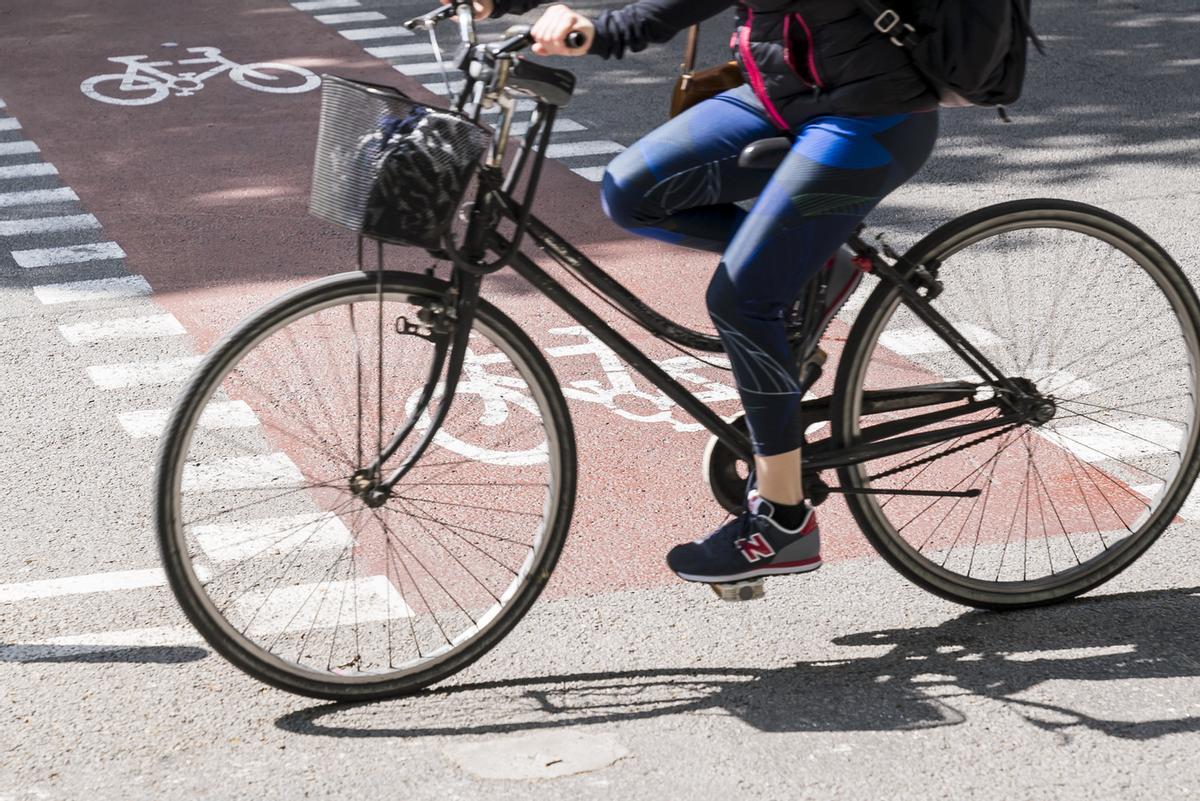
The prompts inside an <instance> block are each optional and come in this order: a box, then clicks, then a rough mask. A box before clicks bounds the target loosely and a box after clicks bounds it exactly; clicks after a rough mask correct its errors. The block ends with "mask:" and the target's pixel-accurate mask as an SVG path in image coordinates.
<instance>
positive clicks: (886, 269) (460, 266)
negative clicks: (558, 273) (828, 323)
mask: <svg viewBox="0 0 1200 801" xmlns="http://www.w3.org/2000/svg"><path fill="white" fill-rule="evenodd" d="M468 84H470V81H468ZM467 95H468V92H467V86H464V88H463V91H462V94H461V96H460V103H459V105H460V107H461V104H462V102H464V100H465V98H466V97H467ZM556 111H557V107H556V106H554V105H552V104H549V103H546V102H544V101H543V102H540V103H539V104H538V107H537V110H536V112H535V115H534V119H535V120H536V122H535V123H533V124H531V125H530V126H529V128H528V131H527V133H526V137H525V146H524V147H522V149H521V151H520V152H519V154H518V155H517V157H516V158H515V159H514V160H513V161H512V162H511V163H510V165H509V169H508V171H507V175H505V174H502V172H501V170H500V168H499V166H498V165H499V161H496V162H494V163H493V165H492V166H490V167H487V168H485V169H484V170H483V172H482V173H481V176H480V190H479V192H478V195H477V198H476V202H475V203H474V204H473V205H472V206H471V207H470V214H469V223H468V226H467V231H466V234H465V237H464V238H463V244H464V247H463V249H462V250H461V251H459V250H456V249H455V248H454V246H453V243H451V242H447V248H446V252H445V253H444V254H441V255H443V256H447V255H448V256H449V257H450V259H451V261H452V263H453V264H454V268H455V269H454V271H453V278H452V281H453V289H452V291H451V293H450V295H449V296H448V297H447V298H446V313H449V314H450V316H451V317H452V325H453V333H452V334H451V335H450V336H449V337H448V339H449V340H450V343H449V348H448V349H446V350H448V351H449V352H448V353H447V352H446V350H442V351H441V353H440V354H439V355H440V358H439V360H438V361H439V368H440V362H441V361H442V360H443V359H444V360H445V366H446V382H445V385H444V393H445V394H444V396H443V398H442V399H441V402H440V403H439V404H438V409H437V410H436V411H435V413H434V418H433V422H432V424H431V425H430V426H429V428H428V430H427V431H426V432H425V433H424V436H423V437H422V439H421V442H420V443H419V444H418V445H417V446H416V448H415V450H414V452H413V453H412V454H410V456H409V458H407V459H406V460H405V462H404V464H403V465H402V466H401V467H400V468H399V469H397V470H395V471H394V472H393V473H392V474H391V475H390V476H389V478H388V479H387V480H386V481H385V482H383V484H381V488H382V489H385V490H386V489H387V488H389V487H390V486H391V485H393V484H395V483H396V481H398V480H399V478H400V477H402V476H403V474H404V473H406V472H407V471H408V469H409V468H411V466H412V464H413V463H414V462H415V461H416V459H417V458H419V456H420V453H421V452H422V451H424V449H425V448H427V447H428V445H429V444H430V442H431V441H432V439H433V435H434V433H435V431H436V430H437V428H438V427H439V426H440V423H441V421H442V420H443V419H445V415H446V413H447V412H448V410H449V407H450V404H451V402H452V399H453V394H454V387H455V386H456V384H457V381H458V372H459V371H460V370H461V366H462V360H463V354H464V352H465V349H466V338H467V337H466V332H467V331H469V330H470V327H471V322H472V320H473V319H474V315H475V304H476V302H477V300H478V298H479V289H480V285H481V283H482V278H483V275H485V274H487V273H490V272H494V271H495V270H498V269H500V268H502V267H505V266H511V267H512V268H513V270H515V271H516V273H517V274H518V275H520V276H521V277H522V278H524V279H525V280H526V281H528V282H529V283H530V284H531V285H532V286H533V287H534V288H535V289H537V290H538V291H539V292H541V293H542V294H543V295H545V296H546V297H547V298H549V299H550V300H551V301H552V302H553V303H555V304H556V305H557V306H559V307H560V308H561V309H562V310H563V311H565V312H566V313H567V314H568V315H569V316H570V317H572V318H573V319H575V320H576V321H577V322H579V323H580V324H582V325H583V326H584V327H585V328H586V329H587V330H588V331H590V332H591V333H592V334H593V335H594V336H595V337H596V338H597V339H599V340H600V341H601V342H602V343H604V344H605V345H606V346H607V347H608V348H610V349H611V350H612V351H613V352H614V353H615V354H616V355H617V356H618V357H619V358H620V359H622V360H623V361H624V362H625V363H626V364H628V365H629V366H630V367H632V368H633V369H634V370H636V371H637V372H638V373H640V374H641V375H642V376H644V377H645V378H646V379H647V380H649V381H650V382H651V383H652V384H654V386H656V387H657V388H658V389H659V390H660V391H662V392H663V393H664V394H665V395H666V396H667V397H668V398H670V399H671V400H672V401H674V402H675V403H676V404H678V405H679V406H680V407H681V408H682V409H683V410H684V411H685V412H687V413H688V414H690V415H691V416H692V417H693V418H695V419H696V421H697V422H699V423H700V424H701V425H703V426H704V427H705V428H706V429H708V430H709V431H710V432H711V433H712V434H713V435H714V436H716V437H717V438H718V439H719V440H720V441H721V442H722V443H723V444H724V445H725V446H726V447H727V448H728V449H729V450H730V451H731V452H732V453H734V454H735V455H736V456H737V457H738V458H740V459H744V460H746V461H750V460H751V459H752V458H753V453H752V449H751V446H750V441H749V437H748V436H747V435H746V433H745V432H744V431H743V430H741V429H739V428H737V427H736V426H734V425H731V424H730V423H727V422H725V421H724V420H723V419H722V418H721V417H720V416H719V415H717V414H716V412H714V411H713V410H712V409H710V408H708V407H707V406H705V405H704V404H703V403H702V402H701V401H699V400H698V399H697V398H696V396H695V395H693V394H692V393H691V392H690V391H688V390H687V389H686V388H685V387H683V386H682V385H681V384H680V383H679V382H678V381H676V380H675V379H674V378H672V377H671V376H670V375H669V374H668V373H667V372H666V371H665V370H663V369H662V368H661V367H660V366H659V365H658V364H656V363H655V362H654V361H652V360H651V359H650V357H648V356H647V355H646V354H645V353H643V352H642V351H641V350H640V349H639V348H638V347H637V346H635V345H634V344H633V343H632V342H630V341H629V340H628V339H627V338H626V337H624V336H623V335H621V334H620V333H619V332H618V331H616V330H615V329H614V328H613V327H612V326H610V325H609V324H608V323H607V322H605V321H604V320H603V319H602V318H601V317H600V316H599V315H598V314H596V312H594V311H593V310H592V309H591V308H590V307H588V306H587V305H586V304H584V303H583V302H582V301H580V300H579V299H578V298H577V297H576V296H575V295H574V294H573V293H572V292H570V291H569V290H568V289H567V288H566V287H565V286H563V284H561V283H560V282H559V281H558V280H556V279H555V278H554V277H553V276H551V275H550V274H549V273H547V272H546V271H545V270H543V269H542V268H541V267H539V266H538V265H537V264H536V263H535V262H534V261H533V259H531V258H530V257H529V256H528V255H526V254H525V253H523V252H522V251H521V249H520V248H521V245H522V242H523V240H524V239H525V238H528V239H529V240H531V241H532V242H533V243H534V244H535V245H536V246H537V247H538V248H539V249H541V250H542V251H543V252H545V253H546V254H547V255H549V256H550V257H551V258H552V259H553V260H554V261H555V262H557V263H558V264H559V265H560V266H561V267H563V268H564V269H565V270H566V271H567V272H568V273H570V274H571V275H572V276H574V277H575V278H576V279H578V280H579V281H581V282H584V283H585V284H587V285H590V286H591V287H592V288H593V289H594V290H595V291H596V292H597V293H599V294H600V295H601V296H603V297H604V298H606V299H607V300H609V301H610V302H611V303H612V304H613V305H614V306H616V307H617V308H618V309H619V310H620V311H622V312H624V313H625V314H626V315H628V316H629V317H630V318H632V319H633V320H634V321H635V322H636V323H637V324H638V325H640V326H641V327H642V328H644V329H645V330H647V331H649V332H650V333H652V334H654V335H655V336H657V337H659V338H661V339H663V340H666V341H668V342H670V343H673V344H675V345H678V346H680V347H684V348H690V349H693V350H699V351H704V352H710V353H716V352H721V351H722V350H723V348H722V346H721V342H720V340H719V339H718V338H717V337H716V336H713V335H711V334H705V333H702V332H700V331H696V330H694V329H691V328H688V327H687V326H683V325H680V324H678V323H676V322H674V321H672V320H671V319H669V318H668V317H666V316H665V315H663V314H661V313H659V312H658V311H656V310H654V309H653V308H651V307H650V306H648V305H647V304H645V303H644V302H642V301H641V300H640V299H639V298H638V297H637V296H636V295H634V294H633V292H631V291H630V290H629V289H628V288H627V287H625V286H624V285H622V284H621V283H620V282H619V281H617V280H616V279H615V278H613V277H612V276H611V275H609V274H608V273H607V272H605V271H604V270H603V269H602V268H601V267H600V266H599V265H597V264H596V263H595V262H593V261H592V260H591V259H589V258H588V257H587V256H586V255H585V254H583V253H582V252H580V251H579V250H578V249H577V248H575V247H574V246H573V245H571V244H570V243H569V242H568V241H567V240H566V239H565V238H563V237H562V236H560V235H559V234H557V233H556V232H554V231H553V230H552V229H551V228H550V227H549V226H548V225H546V224H545V223H544V222H542V221H541V220H539V219H538V218H537V217H535V216H534V215H533V214H532V213H531V212H530V208H531V206H532V204H533V198H534V196H535V195H536V192H537V186H538V183H539V178H540V174H541V167H542V164H543V162H544V161H545V153H546V150H547V145H548V142H549V139H550V134H551V131H552V129H553V124H554V119H555V115H556ZM497 138H498V141H504V140H505V136H504V135H498V137H497ZM522 176H526V177H527V180H526V182H525V183H526V185H525V187H524V191H523V192H522V194H523V198H522V199H521V200H517V199H516V197H515V196H514V194H513V193H514V192H515V191H516V189H517V185H518V184H519V183H520V180H521V177H522ZM502 220H507V221H508V222H509V223H511V224H512V228H513V232H512V233H511V234H510V235H509V236H508V237H505V236H504V235H502V234H501V233H500V232H499V230H498V229H499V225H500V223H501V222H502ZM847 244H848V246H849V247H850V248H851V249H852V250H853V251H854V252H855V254H856V255H857V256H858V257H859V259H861V260H863V263H864V264H868V265H870V267H869V270H870V271H871V272H874V273H875V274H876V275H877V276H878V277H879V279H880V281H882V282H884V283H887V284H892V285H894V286H896V287H898V289H899V291H900V293H901V302H903V303H904V304H905V305H906V306H907V307H908V308H909V309H910V310H912V312H913V313H914V314H915V315H916V316H917V317H918V318H919V319H920V320H922V321H923V322H925V323H926V324H927V325H928V326H929V327H930V328H931V329H932V330H933V331H934V333H935V334H936V335H937V336H938V337H939V338H941V339H942V340H943V341H944V342H945V343H946V345H947V346H948V347H949V348H950V349H951V351H953V352H954V353H956V354H957V355H958V356H959V357H960V358H962V359H963V361H964V362H965V363H966V364H967V365H968V366H970V367H971V368H972V369H973V370H974V371H975V372H976V373H978V375H979V376H980V377H981V378H982V379H983V382H984V383H987V384H991V385H993V386H995V387H997V388H1001V389H1003V390H1005V393H1007V395H1009V396H1017V397H1018V399H1021V396H1023V395H1024V392H1023V391H1021V389H1020V388H1019V387H1018V386H1017V385H1016V384H1015V383H1014V382H1013V381H1012V380H1011V379H1009V378H1007V377H1006V376H1005V375H1004V374H1003V373H1001V372H1000V371H999V370H998V369H997V368H996V367H995V366H994V365H993V364H992V363H991V362H990V361H988V359H987V358H986V357H985V356H984V355H983V354H982V353H981V352H980V351H979V349H978V348H976V347H975V346H974V345H972V344H971V343H970V342H968V341H967V340H966V339H965V338H964V337H963V336H962V335H961V334H960V333H959V332H958V331H957V330H956V329H955V328H954V326H953V325H951V324H950V323H949V322H948V321H947V320H946V319H945V318H944V317H943V316H942V315H941V314H939V313H938V312H937V311H936V310H934V309H933V307H932V306H931V305H930V300H931V299H932V298H933V297H935V296H936V294H937V292H939V291H940V284H939V283H938V282H937V278H936V275H935V274H933V273H932V272H931V271H930V270H927V269H926V268H925V267H924V266H922V265H916V264H912V263H910V262H908V261H907V260H905V259H904V258H903V257H900V256H898V255H896V254H894V253H892V252H891V251H888V256H889V257H891V258H892V260H893V262H894V263H893V262H889V261H887V260H885V259H884V258H883V257H882V256H881V255H880V253H879V252H878V251H877V250H876V249H875V248H872V247H871V246H870V245H868V244H867V243H866V242H865V241H863V240H862V239H861V238H860V237H859V236H858V234H857V233H856V234H855V235H854V236H852V237H851V238H850V240H849V241H848V243H847ZM488 252H490V253H493V254H496V258H495V259H494V260H493V261H491V262H487V261H485V258H484V257H485V256H486V255H487V253H488ZM435 255H436V254H435ZM922 290H924V291H925V295H922V294H921V292H922ZM810 311H811V309H810ZM818 316H819V315H815V314H806V315H805V319H806V320H807V321H808V322H807V323H806V325H815V324H816V318H817V317H818ZM801 333H802V334H810V333H815V331H804V332H801ZM803 339H804V337H803V336H802V337H801V340H803ZM804 367H805V366H803V365H802V366H801V368H802V370H803V369H804ZM819 374H820V369H819V366H816V369H815V370H808V371H807V372H804V373H803V375H802V381H801V385H802V386H803V388H804V389H807V387H808V386H811V384H812V383H814V382H815V380H816V378H817V376H819ZM978 387H979V385H976V384H970V383H967V382H961V381H959V382H939V383H934V384H928V385H924V386H914V387H904V388H899V389H889V390H878V391H867V392H865V393H864V397H863V409H862V413H863V414H864V415H869V414H874V413H879V412H888V411H899V410H904V409H917V408H922V407H929V406H935V405H940V404H945V403H949V402H952V401H954V400H963V401H966V402H965V403H962V404H959V405H956V406H954V407H951V408H944V409H940V410H936V411H930V412H927V413H922V414H918V415H914V416H912V417H908V418H902V419H899V420H891V421H888V422H885V423H881V424H877V425H873V426H868V427H866V428H864V429H863V430H862V431H861V434H862V436H863V441H862V442H859V443H856V444H853V445H844V444H843V443H838V442H834V441H833V440H832V438H826V439H824V440H821V441H818V442H815V443H812V444H811V445H807V446H806V447H805V449H804V452H803V462H802V464H803V467H804V468H806V469H807V470H810V471H812V470H817V471H819V470H826V469H831V468H837V467H845V466H849V465H854V464H860V463H862V462H865V461H871V460H874V459H878V458H882V457H885V456H892V455H896V454H900V453H904V452H906V451H911V450H916V449H920V448H926V447H928V446H930V445H933V444H935V443H938V442H949V441H952V440H955V439H958V438H961V437H965V436H968V435H971V434H976V433H981V432H984V431H988V430H991V429H997V428H1001V427H1004V426H1008V425H1013V424H1015V423H1020V422H1025V421H1027V420H1029V419H1030V418H1031V417H1032V415H1031V414H1030V412H1029V411H1028V408H1027V404H1026V405H1023V404H1022V403H1020V402H1018V401H1015V400H1013V398H1012V397H1006V394H1005V393H1001V392H996V393H995V394H994V396H993V398H991V399H987V400H975V399H974V396H975V395H976V391H977V389H978ZM431 395H432V392H429V393H426V395H424V396H423V397H422V403H421V404H419V407H418V408H417V409H416V410H414V412H413V413H412V416H413V420H415V419H416V417H417V416H419V415H421V414H423V413H424V412H425V408H426V407H427V405H428V404H429V403H430V402H431ZM988 408H996V409H1000V410H1001V411H1002V412H1003V413H1002V414H999V415H996V416H994V417H991V418H988V419H986V420H975V421H971V422H966V423H962V424H959V425H952V426H948V427H945V428H940V429H937V430H934V431H925V432H921V433H909V432H912V431H916V430H917V429H919V428H922V427H925V426H928V425H930V424H933V423H938V422H949V421H952V420H954V419H955V418H959V417H963V416H965V415H969V414H974V413H977V412H979V411H981V410H986V409H988ZM800 414H801V419H802V420H803V421H804V423H805V424H806V425H808V424H811V423H813V422H817V421H820V420H830V419H831V417H832V408H831V403H830V401H829V399H828V398H818V399H814V400H811V401H803V402H802V403H801V407H800ZM411 430H412V426H411V425H408V426H405V427H403V428H402V429H401V431H399V432H398V433H397V434H396V436H395V437H393V439H392V441H391V443H389V445H388V447H387V448H386V449H385V450H384V452H383V453H381V454H380V458H379V459H378V460H377V461H376V463H375V465H373V466H372V472H373V473H374V471H377V470H378V469H379V468H381V467H382V465H383V463H384V462H386V461H387V459H388V458H390V456H391V455H392V454H394V453H395V452H396V450H397V449H398V448H399V446H400V444H401V442H402V441H403V440H404V439H406V437H407V435H408V434H409V433H410V431H411Z"/></svg>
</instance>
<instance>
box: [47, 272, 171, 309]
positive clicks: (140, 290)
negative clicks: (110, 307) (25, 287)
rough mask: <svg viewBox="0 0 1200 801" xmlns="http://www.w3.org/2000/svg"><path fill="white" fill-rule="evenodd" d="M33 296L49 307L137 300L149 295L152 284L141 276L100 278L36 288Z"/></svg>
mask: <svg viewBox="0 0 1200 801" xmlns="http://www.w3.org/2000/svg"><path fill="white" fill-rule="evenodd" d="M33 294H34V296H35V297H36V298H37V299H38V300H40V301H41V302H42V303H44V304H46V305H47V306H54V305H57V304H59V303H82V302H86V301H92V300H114V299H116V298H136V297H139V296H141V295H149V294H150V284H148V283H146V279H145V278H143V277H142V276H140V275H123V276H121V277H120V278H98V279H96V280H95V281H71V282H70V283H66V284H45V285H43V286H37V287H34V288H33Z"/></svg>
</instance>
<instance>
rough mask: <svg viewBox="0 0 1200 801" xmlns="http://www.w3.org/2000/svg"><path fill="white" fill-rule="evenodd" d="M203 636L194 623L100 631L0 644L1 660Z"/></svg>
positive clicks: (160, 645)
mask: <svg viewBox="0 0 1200 801" xmlns="http://www.w3.org/2000/svg"><path fill="white" fill-rule="evenodd" d="M201 642H202V639H201V637H200V635H199V633H197V631H196V630H195V629H193V628H191V627H190V626H154V627H151V628H144V629H128V630H126V631H98V632H95V633H92V634H71V635H69V636H66V637H53V638H51V639H49V640H42V641H41V642H36V643H29V644H27V645H5V646H0V662H35V661H38V660H40V659H58V658H62V657H66V656H76V655H81V654H96V653H103V652H105V651H123V650H128V649H130V648H164V647H171V646H179V645H195V644H198V643H201Z"/></svg>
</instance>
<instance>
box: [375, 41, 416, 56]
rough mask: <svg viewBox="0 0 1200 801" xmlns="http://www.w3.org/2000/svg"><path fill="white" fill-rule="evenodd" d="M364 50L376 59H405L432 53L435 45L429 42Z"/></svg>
mask: <svg viewBox="0 0 1200 801" xmlns="http://www.w3.org/2000/svg"><path fill="white" fill-rule="evenodd" d="M364 49H365V50H366V51H367V52H368V53H370V54H371V55H373V56H375V58H404V57H406V56H423V55H426V54H429V53H432V52H433V45H432V44H430V43H429V42H417V43H415V44H402V45H386V46H384V47H367V48H364Z"/></svg>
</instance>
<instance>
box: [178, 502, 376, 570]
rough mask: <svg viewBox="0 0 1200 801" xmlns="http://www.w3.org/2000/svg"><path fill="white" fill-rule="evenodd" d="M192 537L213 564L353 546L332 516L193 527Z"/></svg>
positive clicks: (342, 526)
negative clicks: (270, 553)
mask: <svg viewBox="0 0 1200 801" xmlns="http://www.w3.org/2000/svg"><path fill="white" fill-rule="evenodd" d="M192 534H193V536H195V538H196V542H198V543H199V544H200V547H201V548H203V549H204V554H205V556H207V557H208V558H209V559H211V560H212V561H214V562H227V561H234V560H241V559H249V558H252V557H255V556H259V555H261V554H263V553H266V552H268V551H277V552H279V553H287V552H291V551H292V550H294V549H297V548H299V549H301V550H306V551H322V550H341V549H342V548H345V547H346V546H347V545H349V544H350V543H351V542H353V537H352V536H351V534H350V530H349V529H347V528H346V526H345V524H344V523H342V521H341V520H340V519H339V518H338V516H337V515H335V514H329V513H317V514H307V515H294V516H292V517H271V518H264V519H261V520H253V521H250V522H247V523H238V524H226V525H208V526H193V527H192Z"/></svg>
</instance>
